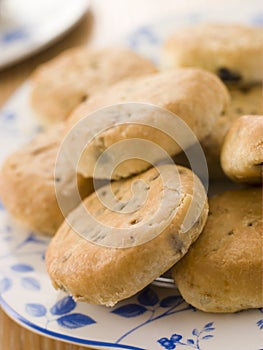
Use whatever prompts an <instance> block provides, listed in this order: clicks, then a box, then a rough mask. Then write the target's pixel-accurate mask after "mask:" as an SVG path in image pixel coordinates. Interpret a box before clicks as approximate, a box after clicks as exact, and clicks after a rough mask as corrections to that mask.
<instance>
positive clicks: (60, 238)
mask: <svg viewBox="0 0 263 350" xmlns="http://www.w3.org/2000/svg"><path fill="white" fill-rule="evenodd" d="M160 169H161V171H160V174H162V175H158V172H157V170H156V169H155V168H152V169H150V170H148V171H147V172H145V173H143V174H140V175H137V176H136V177H133V178H130V179H126V180H122V181H118V182H114V183H112V191H113V193H114V194H115V196H116V198H117V199H118V200H121V201H122V202H121V204H123V202H125V201H127V200H129V199H130V196H131V185H132V184H136V182H138V181H139V180H143V181H144V184H145V187H144V188H143V189H141V190H140V191H139V196H140V195H142V194H144V195H145V197H144V198H146V201H145V202H144V203H143V205H142V206H141V207H140V208H139V209H138V210H137V211H133V212H132V211H131V212H130V213H127V212H126V213H125V212H124V210H125V208H124V207H125V206H124V207H123V206H121V207H118V208H119V211H118V212H115V211H112V210H110V209H108V208H106V207H105V206H103V204H102V203H101V202H100V200H99V199H98V197H97V194H96V193H93V194H92V195H91V196H89V197H87V198H86V199H85V200H84V205H85V207H86V208H87V209H88V210H89V212H90V213H91V215H92V216H93V217H94V218H95V219H96V220H99V221H102V222H103V224H104V225H105V226H106V227H104V228H101V226H99V225H96V224H95V226H94V225H93V226H92V225H91V224H90V221H89V219H87V221H82V222H81V223H80V229H82V230H83V232H84V233H87V234H88V236H89V237H91V236H93V237H94V234H95V235H97V236H96V237H97V238H96V240H99V239H100V237H101V240H100V243H104V242H105V240H104V239H106V240H107V239H109V240H111V239H114V237H115V234H116V232H115V229H113V230H112V231H110V232H111V235H110V237H108V238H107V234H108V230H110V228H108V226H114V228H116V229H120V228H129V229H131V231H130V232H131V235H129V236H128V239H130V240H132V239H134V240H135V241H136V240H137V239H140V237H141V236H140V235H146V237H147V239H148V238H149V240H147V241H146V242H145V243H142V244H138V245H135V246H130V247H127V248H115V247H106V246H102V245H98V244H95V243H93V242H91V241H88V240H86V239H84V238H83V237H81V236H80V235H79V234H78V233H76V232H75V231H74V229H73V228H72V227H71V226H70V225H69V224H68V223H67V220H66V221H65V222H64V223H63V224H62V226H61V227H60V228H59V230H58V232H57V234H56V235H55V237H53V239H52V241H51V243H50V245H49V247H48V250H47V253H46V266H47V270H48V273H49V276H50V278H51V280H52V283H53V285H54V287H55V288H56V289H63V290H66V291H67V292H68V293H70V294H71V295H73V297H74V298H75V299H79V300H84V301H87V302H89V303H93V304H102V305H107V306H113V305H114V304H115V303H117V302H118V301H120V300H122V299H125V298H128V297H130V296H131V295H134V294H135V293H136V292H138V291H139V290H141V289H143V288H144V287H145V286H146V285H148V284H149V283H151V282H152V281H153V280H154V279H155V278H156V277H158V276H160V275H161V274H162V273H164V272H165V271H166V270H168V269H169V268H170V267H171V266H172V265H174V263H175V262H176V261H178V260H179V259H180V258H181V257H182V256H183V255H184V254H185V253H186V252H187V250H188V248H189V246H190V245H191V244H192V243H193V242H194V241H195V240H196V239H197V237H198V236H199V234H200V232H201V231H202V228H203V226H204V224H205V221H206V219H207V212H208V207H207V197H206V193H205V190H204V188H203V186H202V184H201V183H200V181H199V180H198V179H197V178H196V176H195V175H194V174H193V173H192V172H191V170H189V169H186V168H183V167H176V166H175V165H163V166H161V167H160ZM177 171H178V172H179V179H180V181H179V179H178V178H177V180H176V181H177V182H176V186H175V187H172V185H170V186H167V187H165V186H164V185H163V182H162V176H163V174H165V176H166V178H168V180H169V181H171V180H172V179H173V178H174V176H175V172H177ZM194 179H195V181H197V183H196V184H197V187H196V192H195V195H193V181H194ZM178 181H179V182H178ZM139 182H140V181H139ZM100 191H102V192H103V193H104V194H102V195H103V196H104V197H106V198H107V196H108V194H109V191H110V185H109V186H106V187H103V188H101V189H100ZM102 192H101V193H102ZM139 198H140V197H139ZM162 200H163V203H164V206H163V207H162V209H161V212H160V216H159V220H152V221H151V218H152V217H153V216H154V215H155V213H156V211H157V209H158V206H159V205H160V202H161V201H162ZM135 202H136V201H135ZM139 203H140V204H142V202H141V201H139ZM191 203H192V204H191ZM190 205H192V206H191V208H192V209H193V211H191V210H192V209H191V210H190ZM197 208H199V209H200V212H199V216H198V217H197V218H196V214H194V213H196V211H195V210H197ZM115 209H116V208H115ZM79 210H80V209H79V208H77V209H75V210H74V211H73V212H72V213H71V214H70V216H71V223H72V219H73V222H75V223H76V224H77V223H79V222H80V220H83V217H80V215H79ZM188 212H189V216H188V219H187V220H189V221H188V222H191V223H192V227H191V228H190V229H189V230H187V229H184V227H186V226H184V223H185V221H184V220H185V218H186V215H187V213H188ZM168 213H172V214H171V215H168ZM166 217H167V220H168V221H167V225H165V226H162V221H163V220H164V219H165V218H166ZM168 217H169V219H168ZM194 218H195V219H196V220H195V219H194ZM74 220H75V221H74ZM191 220H192V221H191ZM74 227H75V226H74ZM187 227H188V228H189V226H187ZM158 229H160V234H159V235H157V236H155V237H154V236H152V234H153V232H155V235H156V230H158ZM105 237H106V238H105ZM143 237H144V236H143ZM136 242H138V241H136Z"/></svg>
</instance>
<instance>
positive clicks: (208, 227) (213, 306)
mask: <svg viewBox="0 0 263 350" xmlns="http://www.w3.org/2000/svg"><path fill="white" fill-rule="evenodd" d="M160 49H161V50H162V62H161V65H160V67H159V70H158V69H157V67H155V66H154V65H153V63H151V62H150V61H149V60H148V59H146V58H144V57H141V56H139V55H138V54H137V53H134V52H132V51H130V50H128V49H126V48H119V47H111V48H105V49H101V50H90V49H88V48H76V49H71V50H69V51H67V52H65V53H62V54H61V55H60V56H59V57H57V58H55V59H53V60H52V61H50V62H47V63H45V64H43V65H42V66H40V67H39V68H38V69H37V70H36V72H34V74H33V76H32V79H31V83H32V93H31V102H32V107H33V109H34V110H35V114H36V116H37V117H38V118H39V121H40V122H41V124H42V125H43V126H44V130H45V131H43V132H41V133H40V134H39V135H36V136H35V138H34V139H33V140H32V141H31V142H30V143H28V144H27V145H25V146H24V147H21V148H20V149H19V150H18V151H17V152H15V153H13V154H11V155H10V156H9V157H8V158H7V159H6V161H5V162H4V164H3V166H2V169H1V173H0V196H1V199H2V201H3V203H4V205H5V206H6V208H7V209H8V210H9V212H10V213H11V215H12V216H13V217H14V218H15V219H17V220H18V221H19V222H21V223H22V224H23V225H24V226H26V227H28V228H30V229H33V230H34V231H35V232H39V233H42V234H49V235H54V237H53V238H52V239H51V242H50V244H49V247H48V249H47V252H46V266H47V271H48V274H49V276H50V279H51V281H52V283H53V285H54V287H55V288H56V289H62V290H64V291H66V292H68V293H69V294H71V295H72V296H73V297H74V298H75V299H76V300H83V301H86V302H88V303H92V304H100V305H107V306H113V305H114V304H116V303H117V302H119V301H120V300H123V299H125V298H128V297H130V296H132V295H134V294H136V293H137V292H138V291H139V290H141V289H143V288H144V287H145V286H147V285H148V284H150V283H152V282H153V281H154V280H155V279H156V278H158V277H159V276H161V275H162V274H164V273H165V272H166V271H168V270H170V272H171V276H172V278H173V279H174V281H175V283H176V286H177V287H178V289H179V291H180V293H181V294H182V296H183V298H184V299H185V300H186V302H188V303H190V304H191V305H193V306H195V307H196V308H198V309H200V310H203V311H207V312H235V311H238V310H242V309H248V308H259V307H263V294H262V259H263V258H262V189H261V183H262V163H263V116H262V115H263V111H262V61H263V30H262V29H261V28H256V27H249V26H245V25H238V24H211V23H210V24H199V25H196V26H193V27H189V28H183V29H181V30H177V31H176V32H174V34H173V35H172V36H170V37H169V38H167V40H166V42H164V43H163V46H162V48H160ZM130 102H132V103H143V105H142V106H145V104H148V105H149V106H150V111H151V110H152V112H149V111H148V112H147V113H141V114H140V113H139V114H138V115H135V121H136V123H129V117H130V114H133V113H126V112H127V111H126V112H125V108H126V107H125V106H126V105H125V103H127V106H130ZM108 106H115V109H114V113H110V112H107V111H108V110H107V107H108ZM153 106H156V108H157V110H158V108H160V109H162V110H165V111H167V112H169V113H170V115H171V113H173V115H174V116H175V118H176V116H178V117H179V118H180V119H181V120H182V121H183V122H185V123H186V124H187V125H188V127H190V129H191V130H192V131H193V133H194V134H195V136H196V139H197V140H198V141H199V142H200V144H201V146H202V149H203V151H204V154H205V157H206V160H207V164H208V170H209V177H210V185H211V186H213V183H215V182H216V181H217V179H218V178H219V179H221V180H220V181H221V182H224V181H226V182H227V181H228V182H229V180H227V178H230V179H231V181H232V182H233V186H232V187H233V189H232V190H229V191H226V192H222V191H221V193H220V194H217V195H215V196H214V197H212V198H209V199H207V194H206V191H205V188H204V186H203V184H202V182H201V180H199V179H198V177H197V175H196V174H194V172H193V171H192V170H191V169H189V168H188V167H187V166H186V165H183V164H181V165H179V164H178V163H177V164H175V163H176V159H180V154H179V153H180V152H181V149H180V147H178V145H176V144H175V143H174V141H173V140H171V139H170V138H169V137H167V136H164V135H162V134H160V133H159V132H158V130H150V129H151V128H149V126H147V125H146V124H147V123H148V122H149V121H150V122H151V121H153V120H154V121H156V120H157V122H158V113H157V114H156V111H155V112H154V109H151V108H153ZM135 114H136V113H135ZM87 116H90V118H89V119H88V120H89V121H88V123H86V124H85V123H84V124H81V123H82V120H84V119H85V118H86V117H87ZM107 118H108V119H107ZM162 118H163V119H162ZM108 121H109V122H108ZM120 122H121V123H120ZM159 122H160V125H161V124H162V123H163V125H165V123H166V121H165V117H163V116H162V117H161V116H160V119H159ZM107 123H108V124H107ZM144 123H145V126H144ZM76 125H82V126H81V130H78V132H79V134H78V133H75V134H74V133H73V134H72V135H71V131H72V130H73V129H74V128H75V126H76ZM105 125H108V126H109V127H108V128H107V129H105V130H103V132H102V133H100V134H99V136H96V135H97V133H98V132H99V131H100V129H101V130H102V129H103V128H104V126H105ZM138 125H139V126H138ZM69 135H70V136H69ZM86 136H87V137H90V136H91V137H93V139H92V141H91V143H90V144H89V145H87V146H86V148H84V150H83V152H82V154H81V158H80V161H79V162H78V166H77V170H75V169H73V168H74V167H73V163H74V162H71V157H73V155H74V150H75V148H77V146H78V143H80V142H82V141H83V140H84V141H85V137H86ZM135 138H136V139H139V140H147V141H149V142H152V143H154V144H155V145H157V146H159V147H161V148H162V149H164V151H165V152H166V153H168V154H169V155H170V156H172V157H173V159H174V160H175V163H174V164H171V163H169V164H168V163H165V162H163V163H162V162H159V164H158V166H156V167H154V166H151V165H150V164H149V163H148V162H147V161H143V160H141V159H137V160H136V159H129V160H127V161H125V162H124V163H122V164H120V165H119V166H118V167H117V168H116V169H114V171H113V172H112V176H111V179H110V180H111V181H110V182H108V183H106V184H105V183H103V184H102V186H101V187H99V189H98V190H96V191H94V182H93V180H94V178H93V177H94V169H95V165H96V162H97V161H98V160H99V158H100V156H101V155H102V154H103V153H104V152H107V150H108V149H109V148H111V147H113V146H114V145H115V144H117V143H118V142H120V141H124V140H126V141H127V140H132V139H135ZM66 139H70V145H71V146H70V147H71V148H69V149H68V158H69V159H70V161H64V162H63V161H62V162H61V161H60V162H59V163H58V161H57V159H58V154H59V151H60V150H61V147H62V145H63V143H65V140H66ZM81 140H82V141H81ZM189 146H191V145H189ZM71 150H72V153H71ZM160 160H161V159H160ZM55 167H56V171H55ZM58 174H59V176H58ZM97 174H98V178H96V179H95V180H104V178H103V171H101V172H98V173H97ZM164 178H165V179H166V180H165V183H164V181H163V179H164ZM102 182H103V181H102ZM73 183H76V184H77V187H78V191H79V196H76V195H75V192H74V185H73ZM235 183H238V185H235ZM136 184H137V185H138V186H139V190H138V189H136V188H135V187H136ZM133 186H134V188H135V190H134V193H133ZM235 187H236V188H235ZM136 194H137V197H136ZM112 195H113V199H114V200H115V202H114V203H115V207H114V208H115V209H116V210H113V209H114V208H112V207H107V205H105V203H104V201H103V200H101V198H103V199H105V201H106V202H107V199H109V201H111V200H112ZM133 195H134V198H133ZM58 197H60V201H59V202H58ZM135 197H136V198H135ZM61 198H62V202H63V212H62V211H61V205H60V203H61ZM131 198H132V200H131ZM109 201H108V202H109ZM108 202H107V203H108ZM131 202H132V203H133V204H134V208H135V209H134V208H133V209H132V210H127V206H129V205H131ZM127 203H128V204H127ZM83 208H84V209H86V211H87V212H88V213H89V215H87V219H85V218H83V215H84V214H83V213H84V212H85V210H84V211H83ZM128 209H129V208H128ZM157 212H158V215H155V214H156V213H157ZM65 216H66V219H65ZM84 216H85V215H84ZM168 216H169V218H168ZM153 217H154V218H155V220H152V218H153ZM167 218H168V219H169V220H168V219H167ZM186 218H187V220H188V223H189V222H191V225H188V226H187V225H185V220H186ZM166 219H167V220H166ZM165 220H166V221H167V224H166V225H163V222H164V221H165ZM118 232H129V239H131V240H133V241H132V242H134V244H133V243H129V244H128V245H127V246H122V247H121V246H114V244H111V243H112V242H113V243H114V240H115V239H117V238H116V237H117V236H118ZM141 237H143V238H142V241H140V240H141ZM145 237H146V238H145ZM89 238H91V239H89ZM111 241H112V242H111ZM104 242H106V243H105V244H103V243H104Z"/></svg>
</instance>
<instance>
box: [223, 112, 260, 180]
mask: <svg viewBox="0 0 263 350" xmlns="http://www.w3.org/2000/svg"><path fill="white" fill-rule="evenodd" d="M221 164H222V168H223V170H224V172H225V174H226V175H227V176H228V177H230V178H231V179H232V180H233V181H236V182H250V183H255V184H258V183H261V182H262V165H263V116H262V115H258V116H254V115H247V116H243V117H240V118H239V119H237V120H236V121H235V122H234V123H233V124H232V126H231V128H230V130H229V131H228V133H227V135H226V137H225V140H224V144H223V147H222V152H221Z"/></svg>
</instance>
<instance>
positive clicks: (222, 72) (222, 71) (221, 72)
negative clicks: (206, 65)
mask: <svg viewBox="0 0 263 350" xmlns="http://www.w3.org/2000/svg"><path fill="white" fill-rule="evenodd" d="M217 75H218V76H219V78H220V79H222V80H223V81H230V82H238V81H240V80H241V75H240V74H239V73H236V72H233V71H230V70H229V69H227V68H225V67H222V68H219V69H218V71H217Z"/></svg>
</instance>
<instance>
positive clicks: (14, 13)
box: [0, 0, 89, 69]
mask: <svg viewBox="0 0 263 350" xmlns="http://www.w3.org/2000/svg"><path fill="white" fill-rule="evenodd" d="M0 2H1V3H0V52H1V55H0V69H1V68H4V67H6V66H9V65H11V64H13V63H16V62H18V61H19V60H21V59H24V58H26V57H28V56H30V55H32V54H34V53H36V52H37V51H39V50H40V49H43V48H44V47H46V46H47V45H49V44H51V43H53V42H54V41H55V40H56V39H58V38H60V37H61V36H62V35H63V34H65V33H66V32H67V31H68V30H69V29H70V28H72V26H74V25H75V24H76V23H77V22H78V21H79V20H80V19H81V18H82V16H83V15H84V14H85V13H86V11H87V9H88V6H89V0H37V1H36V0H1V1H0Z"/></svg>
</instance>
